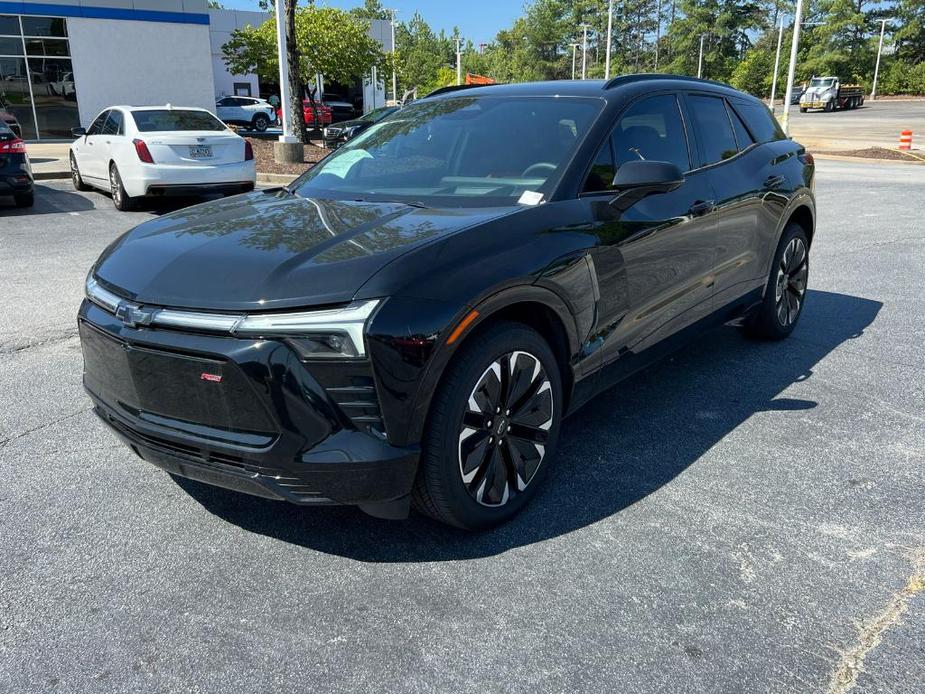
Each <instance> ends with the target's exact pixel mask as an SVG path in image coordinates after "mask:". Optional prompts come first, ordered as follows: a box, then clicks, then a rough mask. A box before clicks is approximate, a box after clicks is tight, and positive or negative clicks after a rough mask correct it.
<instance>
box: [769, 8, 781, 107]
mask: <svg viewBox="0 0 925 694" xmlns="http://www.w3.org/2000/svg"><path fill="white" fill-rule="evenodd" d="M783 39H784V18H783V17H781V18H780V30H779V31H778V32H777V53H775V54H774V76H773V77H772V78H771V104H770V106H771V113H774V96H775V94H777V73H778V71H779V70H780V44H781V41H783Z"/></svg>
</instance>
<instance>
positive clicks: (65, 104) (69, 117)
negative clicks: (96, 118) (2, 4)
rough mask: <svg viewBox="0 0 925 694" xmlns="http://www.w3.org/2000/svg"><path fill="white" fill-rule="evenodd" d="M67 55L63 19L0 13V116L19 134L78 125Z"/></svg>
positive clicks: (45, 134)
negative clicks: (17, 130) (18, 131)
mask: <svg viewBox="0 0 925 694" xmlns="http://www.w3.org/2000/svg"><path fill="white" fill-rule="evenodd" d="M70 54H71V52H70V45H69V43H68V38H67V22H66V20H64V19H62V18H60V17H25V16H23V17H19V16H16V15H0V119H2V120H5V121H6V122H7V124H8V125H10V126H11V127H13V129H14V130H16V129H17V128H18V129H19V130H20V132H21V133H22V137H23V138H25V139H27V140H35V139H55V138H69V137H70V134H71V128H74V127H77V126H78V125H80V115H79V113H78V110H77V91H76V89H75V86H74V72H73V67H72V65H71V59H70ZM14 121H15V123H14Z"/></svg>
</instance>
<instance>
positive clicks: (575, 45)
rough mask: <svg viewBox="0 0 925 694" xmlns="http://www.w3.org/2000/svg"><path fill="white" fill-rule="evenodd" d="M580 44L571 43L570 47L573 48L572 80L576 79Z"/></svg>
mask: <svg viewBox="0 0 925 694" xmlns="http://www.w3.org/2000/svg"><path fill="white" fill-rule="evenodd" d="M580 45H581V44H580V43H570V44H569V46H571V47H572V79H575V59H576V57H577V55H578V47H579V46H580Z"/></svg>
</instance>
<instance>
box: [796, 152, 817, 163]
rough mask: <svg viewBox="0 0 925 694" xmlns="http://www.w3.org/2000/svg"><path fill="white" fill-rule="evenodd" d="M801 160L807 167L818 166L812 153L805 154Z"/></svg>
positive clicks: (801, 156)
mask: <svg viewBox="0 0 925 694" xmlns="http://www.w3.org/2000/svg"><path fill="white" fill-rule="evenodd" d="M799 158H800V161H801V162H803V163H804V164H806V165H807V166H814V165H815V164H816V160H815V159H814V158H813V155H812V154H811V153H810V152H803V154H801V155H800V157H799Z"/></svg>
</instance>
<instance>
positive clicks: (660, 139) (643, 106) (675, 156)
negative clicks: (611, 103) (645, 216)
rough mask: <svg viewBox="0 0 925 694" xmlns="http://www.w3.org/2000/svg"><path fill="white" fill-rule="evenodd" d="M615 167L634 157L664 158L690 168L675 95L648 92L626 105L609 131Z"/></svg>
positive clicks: (659, 159) (685, 139)
mask: <svg viewBox="0 0 925 694" xmlns="http://www.w3.org/2000/svg"><path fill="white" fill-rule="evenodd" d="M612 137H613V152H614V159H615V162H614V163H615V164H616V168H619V167H620V166H621V165H622V164H625V163H626V162H628V161H633V160H634V159H647V160H649V161H667V162H671V163H672V164H675V165H676V166H677V167H678V168H679V169H681V171H689V170H690V168H691V165H690V157H689V156H688V151H687V137H686V135H685V132H684V121H682V120H681V109H680V107H679V106H678V98H677V97H676V96H675V95H673V94H663V95H659V96H651V97H649V98H647V99H643V100H641V101H637V102H636V103H635V104H633V105H632V106H630V107H629V108H628V109H627V110H626V113H624V114H623V115H622V116H621V117H620V120H619V121H618V122H617V127H616V128H614V131H613V135H612Z"/></svg>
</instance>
